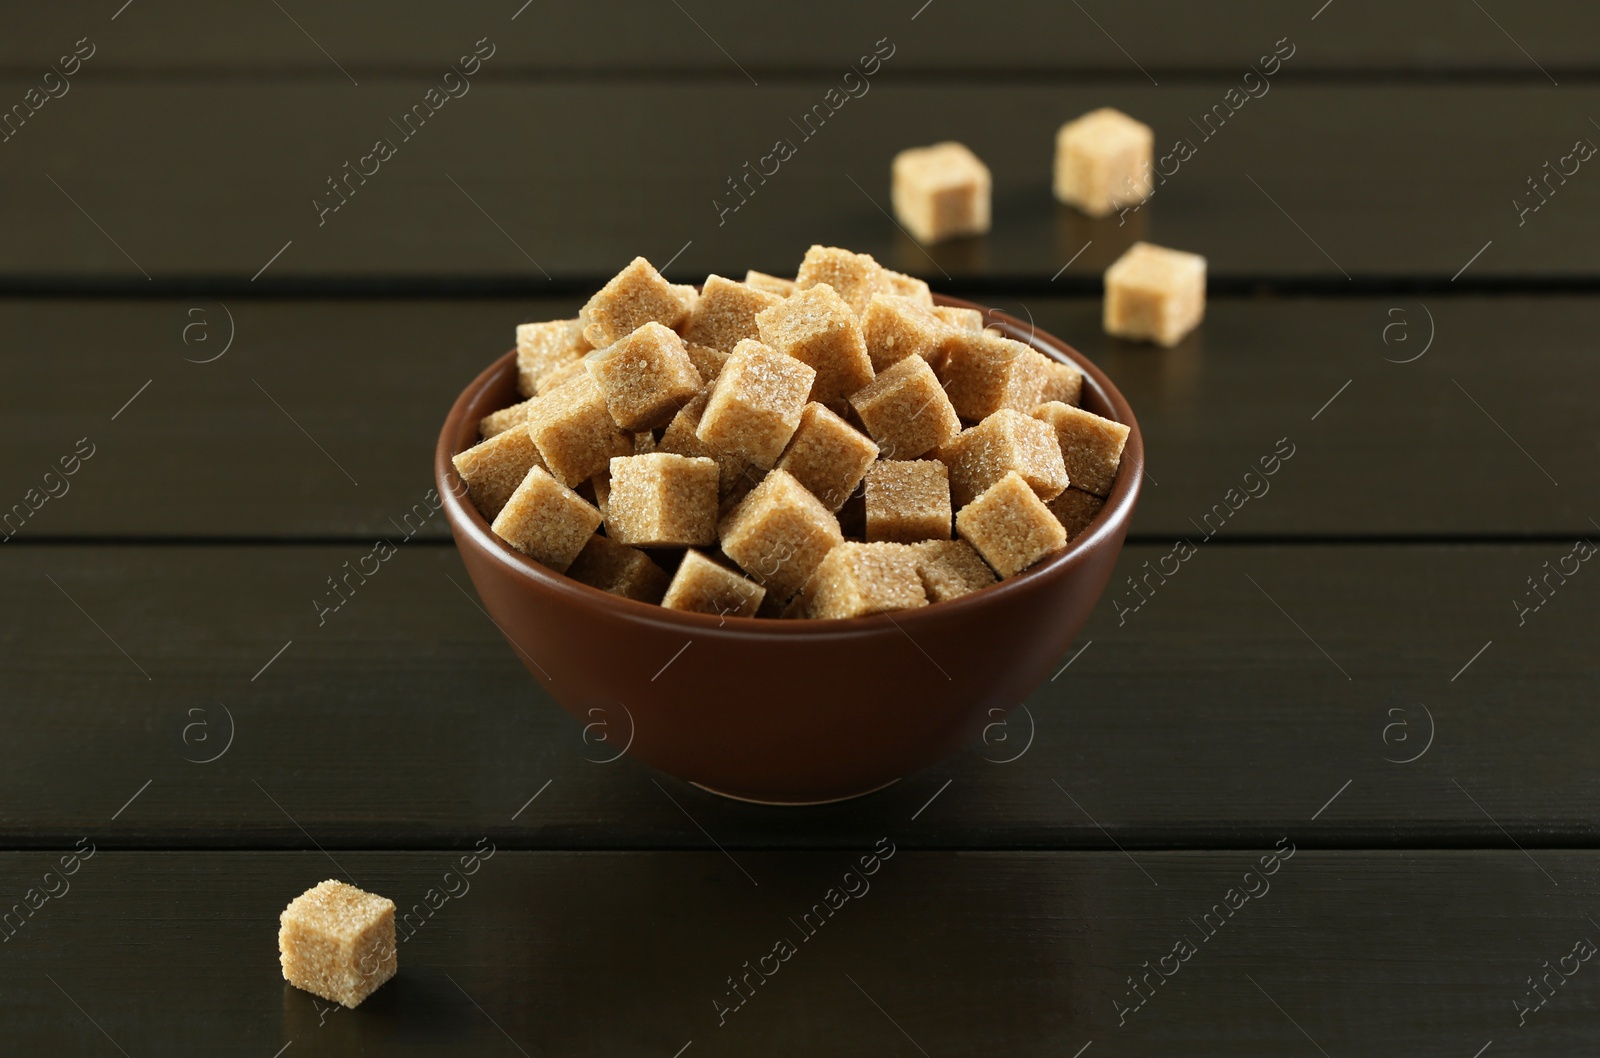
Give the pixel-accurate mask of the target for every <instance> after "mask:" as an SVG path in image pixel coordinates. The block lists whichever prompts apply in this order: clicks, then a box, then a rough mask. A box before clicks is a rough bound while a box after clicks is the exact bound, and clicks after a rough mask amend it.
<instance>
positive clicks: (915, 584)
mask: <svg viewBox="0 0 1600 1058" xmlns="http://www.w3.org/2000/svg"><path fill="white" fill-rule="evenodd" d="M926 605H928V598H927V595H926V594H924V592H923V589H922V578H921V576H920V575H919V574H918V573H917V553H916V551H914V550H913V549H912V548H911V547H909V546H907V545H906V544H894V543H869V544H861V543H844V544H840V545H839V546H838V547H836V548H834V549H833V550H832V551H829V552H828V554H827V557H825V558H824V559H823V560H822V562H821V564H819V565H818V566H817V568H816V571H815V572H813V573H812V575H811V577H810V579H809V580H808V581H807V582H806V585H805V589H804V590H803V591H802V592H801V593H800V595H799V596H798V597H797V598H796V600H795V601H794V603H793V604H792V605H791V606H790V607H789V609H788V610H786V611H785V616H789V617H799V618H809V619H813V620H836V619H841V618H847V617H865V616H866V615H868V614H875V613H888V612H891V611H894V610H909V609H914V608H915V607H918V606H926Z"/></svg>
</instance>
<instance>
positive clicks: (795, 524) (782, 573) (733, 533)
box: [717, 470, 844, 601]
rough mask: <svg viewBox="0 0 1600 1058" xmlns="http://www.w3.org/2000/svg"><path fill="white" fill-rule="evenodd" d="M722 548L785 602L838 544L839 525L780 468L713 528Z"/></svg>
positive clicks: (840, 537) (839, 539)
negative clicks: (716, 527)
mask: <svg viewBox="0 0 1600 1058" xmlns="http://www.w3.org/2000/svg"><path fill="white" fill-rule="evenodd" d="M717 535H718V536H719V537H720V538H721V540H722V550H723V553H724V554H726V555H727V556H728V557H729V558H731V559H733V560H734V561H735V562H737V563H738V564H739V566H740V568H741V569H743V570H744V571H745V572H746V573H748V574H749V575H750V576H751V578H752V579H753V580H755V582H756V583H757V584H760V585H761V586H762V587H764V588H766V589H767V591H768V592H770V593H771V594H772V595H774V596H776V598H777V600H778V601H782V600H784V599H787V598H789V596H791V595H793V594H794V593H795V592H796V591H798V590H799V589H800V586H801V585H803V584H804V583H805V582H806V578H807V577H809V576H811V571H812V570H814V569H816V568H817V563H819V562H821V561H822V558H823V556H824V555H826V554H827V553H828V552H829V551H831V550H832V549H833V548H834V546H835V545H837V544H839V543H840V542H841V541H843V540H844V534H843V533H841V532H840V531H839V521H838V519H837V518H835V517H834V516H833V512H832V511H830V510H828V508H827V507H825V506H823V503H822V501H821V500H819V499H817V498H816V497H815V496H813V495H812V494H811V493H810V492H809V491H808V490H807V489H806V487H805V486H804V485H802V484H800V482H798V481H796V480H795V478H794V476H793V475H792V474H790V473H789V472H788V471H785V470H774V471H772V472H771V473H770V474H768V475H767V476H766V477H764V478H762V479H761V484H759V485H757V486H756V487H755V488H753V489H751V490H750V494H749V495H748V496H746V497H745V498H744V499H742V500H740V501H739V505H738V506H737V507H735V508H734V509H733V510H731V511H729V512H728V513H727V515H726V516H724V517H723V519H722V524H721V525H720V526H718V529H717Z"/></svg>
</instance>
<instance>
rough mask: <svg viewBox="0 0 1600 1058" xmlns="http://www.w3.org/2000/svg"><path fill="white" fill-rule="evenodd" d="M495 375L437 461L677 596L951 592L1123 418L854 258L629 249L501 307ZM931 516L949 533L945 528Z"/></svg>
mask: <svg viewBox="0 0 1600 1058" xmlns="http://www.w3.org/2000/svg"><path fill="white" fill-rule="evenodd" d="M517 370H518V392H519V393H520V394H521V395H522V396H524V397H526V398H527V399H525V400H523V401H522V402H521V403H518V404H513V405H512V406H510V407H508V408H504V409H501V410H499V411H496V412H494V413H493V414H490V415H488V416H487V417H485V418H484V419H483V421H482V423H481V424H480V432H481V434H482V437H483V440H482V441H480V442H479V443H478V444H476V445H474V446H473V447H471V448H469V449H467V450H466V451H464V452H461V453H460V454H459V455H457V456H456V457H455V466H456V469H457V471H458V472H459V473H460V476H461V478H462V480H463V481H464V482H465V484H466V487H467V490H468V496H469V498H470V499H471V500H472V502H473V504H474V505H476V507H477V509H478V510H479V512H480V513H482V515H483V516H484V518H485V519H487V520H488V521H489V522H490V523H491V527H492V528H493V530H494V532H495V533H496V534H497V535H498V536H499V537H500V538H501V539H502V540H504V541H505V542H506V543H507V544H509V545H510V546H512V547H514V548H516V549H517V550H518V551H521V552H522V553H524V554H526V555H529V556H531V557H532V558H534V559H536V560H537V561H539V562H540V563H543V564H544V565H545V566H548V567H549V568H550V569H552V570H555V571H556V572H558V573H565V574H566V575H567V576H568V577H571V578H572V579H574V580H577V581H581V582H582V583H584V584H588V585H590V586H592V587H595V588H599V589H601V590H602V591H607V592H611V593H614V594H616V595H621V596H626V597H627V598H630V599H637V600H641V601H644V602H649V603H659V604H660V605H662V606H665V607H669V608H672V609H679V610H693V611H698V612H702V613H711V614H724V615H736V616H764V617H787V618H810V619H826V618H846V617H857V616H861V615H865V614H872V613H883V612H886V611H893V610H904V609H909V608H912V607H918V606H926V605H928V604H929V603H937V602H943V601H945V600H948V599H954V598H958V597H960V596H962V595H966V594H968V593H969V592H973V591H977V590H979V589H981V588H983V587H986V586H987V585H990V584H993V583H995V582H996V581H997V579H1000V578H1004V577H1011V576H1015V575H1016V574H1018V573H1021V572H1022V571H1023V570H1025V569H1027V568H1028V567H1030V566H1032V565H1033V564H1034V563H1036V562H1038V561H1039V560H1040V559H1042V558H1044V557H1045V556H1047V555H1049V554H1051V553H1052V552H1055V551H1057V550H1059V549H1060V548H1062V547H1063V546H1065V545H1066V543H1067V542H1068V540H1069V539H1070V538H1072V537H1073V536H1075V535H1077V534H1079V533H1081V532H1082V531H1083V529H1084V528H1085V527H1086V526H1088V524H1089V523H1090V521H1091V520H1092V519H1093V518H1094V517H1095V515H1096V514H1097V513H1098V512H1099V510H1100V508H1101V506H1102V505H1103V504H1104V502H1105V497H1106V496H1107V495H1108V494H1109V493H1110V490H1111V486H1112V483H1113V482H1114V481H1115V480H1116V476H1117V468H1118V465H1119V464H1120V462H1121V459H1122V450H1123V445H1124V443H1125V442H1126V440H1127V437H1128V427H1126V426H1124V425H1122V424H1121V423H1117V422H1112V421H1111V420H1109V419H1104V418H1101V417H1100V416H1098V415H1095V414H1093V413H1092V412H1088V411H1085V410H1084V409H1082V408H1080V407H1079V406H1078V404H1079V397H1080V394H1081V391H1082V388H1083V375H1082V374H1081V373H1080V372H1079V371H1078V370H1077V368H1075V367H1072V366H1070V365H1068V364H1064V363H1060V362H1058V361H1055V360H1052V359H1050V358H1049V357H1046V356H1044V355H1043V354H1041V353H1039V352H1038V351H1037V350H1035V349H1033V348H1032V347H1031V346H1029V345H1026V344H1024V343H1022V342H1017V341H1013V340H1011V339H1009V338H1005V337H1003V336H1001V335H1000V334H999V333H997V332H995V331H990V330H985V329H984V326H983V319H982V314H981V313H980V312H979V311H978V310H976V309H961V308H950V307H943V306H935V305H934V303H933V297H932V294H931V293H930V292H929V290H928V285H927V284H926V283H924V282H922V281H921V280H918V279H915V278H912V277H911V276H906V275H901V274H900V273H897V272H893V271H891V270H889V269H887V268H884V267H882V266H881V265H879V264H878V262H877V261H875V260H874V259H873V258H872V257H871V256H869V255H867V254H857V253H851V252H849V251H847V250H842V249H838V248H835V247H825V246H813V247H811V249H810V250H809V251H807V253H806V255H805V260H804V261H803V262H802V263H801V265H800V270H799V272H798V274H797V275H796V276H795V278H794V279H793V280H789V279H779V278H776V277H774V276H769V275H764V274H762V273H759V272H748V273H746V275H745V278H744V281H743V282H736V281H734V280H731V279H725V278H723V277H722V276H717V275H713V276H709V277H708V278H707V279H706V281H705V284H704V287H703V289H702V290H700V291H696V290H695V288H694V287H692V286H680V285H674V284H672V283H668V282H667V281H666V280H665V279H663V278H662V276H661V274H660V273H659V272H657V271H656V269H655V268H653V267H652V266H651V265H650V263H649V262H648V261H646V260H645V259H644V258H642V257H640V258H635V259H634V260H633V262H632V263H630V264H629V265H628V266H627V267H626V268H624V269H623V270H622V271H621V272H620V273H618V274H617V275H616V276H615V277H614V278H613V279H612V280H611V281H610V282H608V283H607V284H606V285H605V286H604V287H603V288H602V289H601V290H600V292H599V293H597V294H595V295H594V297H592V298H590V299H589V302H588V303H587V304H586V305H584V307H583V310H582V312H581V313H580V314H579V316H578V318H577V319H575V320H554V321H551V322H548V323H530V324H524V325H523V326H521V327H518V328H517ZM952 526H953V531H952Z"/></svg>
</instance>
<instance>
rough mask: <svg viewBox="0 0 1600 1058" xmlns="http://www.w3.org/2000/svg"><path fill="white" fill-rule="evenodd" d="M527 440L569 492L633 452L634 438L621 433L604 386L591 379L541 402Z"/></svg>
mask: <svg viewBox="0 0 1600 1058" xmlns="http://www.w3.org/2000/svg"><path fill="white" fill-rule="evenodd" d="M528 436H530V437H532V438H533V443H534V444H535V445H537V446H538V448H539V455H540V457H541V458H542V459H543V461H544V465H545V466H546V467H548V468H549V470H550V473H551V474H552V475H554V477H555V479H556V480H557V481H559V482H561V484H563V485H566V486H569V487H570V486H573V485H576V484H577V483H578V482H580V481H582V480H584V479H585V478H591V477H593V476H594V475H595V474H597V473H599V472H600V471H601V470H604V469H605V468H606V466H607V465H608V464H609V463H610V461H611V457H612V456H620V455H627V454H628V453H630V452H632V451H633V438H632V437H629V436H628V435H627V434H625V433H623V432H622V431H621V430H618V429H617V424H616V423H615V422H614V421H613V420H612V418H611V412H610V411H609V410H607V408H606V399H605V395H604V394H603V393H601V392H600V384H599V383H598V382H596V381H595V380H594V379H593V378H592V377H590V376H589V375H588V374H585V375H584V377H582V378H577V379H573V380H572V381H571V382H568V383H567V384H566V385H564V386H561V387H559V388H557V389H553V390H551V391H550V392H548V393H546V394H545V395H544V396H542V397H540V398H539V403H538V404H536V405H535V406H534V407H533V408H532V410H531V411H530V412H529V413H528Z"/></svg>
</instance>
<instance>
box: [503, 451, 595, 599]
mask: <svg viewBox="0 0 1600 1058" xmlns="http://www.w3.org/2000/svg"><path fill="white" fill-rule="evenodd" d="M489 528H491V529H493V530H494V533H495V535H496V536H498V537H499V538H500V539H502V540H504V541H505V542H506V543H508V544H510V545H511V546H512V547H514V548H516V549H517V550H518V551H521V552H522V553H523V554H525V555H527V556H528V557H529V558H532V559H533V560H535V561H536V562H539V563H541V564H543V565H546V566H549V567H550V568H551V569H553V570H555V571H556V572H557V573H563V572H565V571H566V569H567V567H568V566H570V565H572V560H573V559H575V558H577V557H578V552H580V551H582V550H583V545H584V544H586V543H588V542H589V537H590V536H592V535H594V531H595V530H596V529H598V528H600V510H599V508H597V507H595V505H594V504H592V503H590V502H589V501H588V500H586V499H584V498H583V497H582V496H579V495H578V494H577V493H576V492H574V491H572V490H571V489H569V488H567V487H566V486H565V485H563V484H561V482H559V481H557V480H556V479H555V478H553V477H551V476H550V475H549V474H547V473H546V472H545V471H544V470H542V469H540V468H539V467H534V468H533V469H532V470H530V471H528V476H527V477H525V478H523V479H522V484H520V485H518V486H517V491H515V492H513V493H512V494H511V498H510V499H508V500H507V501H506V505H505V507H504V508H502V509H501V511H500V513H499V514H497V515H496V516H495V519H494V522H493V523H492V524H491V525H490V526H489Z"/></svg>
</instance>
